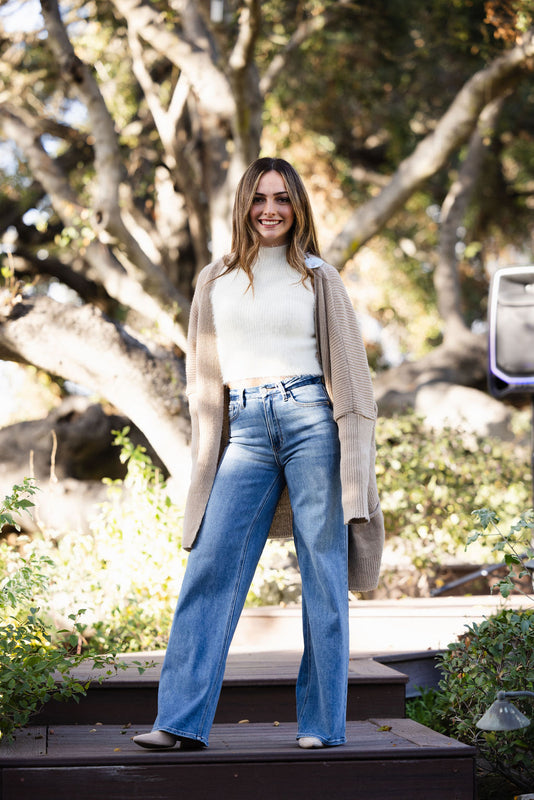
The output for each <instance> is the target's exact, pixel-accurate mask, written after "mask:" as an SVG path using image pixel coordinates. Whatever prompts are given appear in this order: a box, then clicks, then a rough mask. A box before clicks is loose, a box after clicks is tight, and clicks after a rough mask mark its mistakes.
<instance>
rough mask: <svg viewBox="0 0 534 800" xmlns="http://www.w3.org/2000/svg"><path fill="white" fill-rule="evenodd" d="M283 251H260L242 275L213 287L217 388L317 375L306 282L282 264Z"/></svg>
mask: <svg viewBox="0 0 534 800" xmlns="http://www.w3.org/2000/svg"><path fill="white" fill-rule="evenodd" d="M286 254H287V247H286V246H285V245H282V246H281V247H260V250H259V253H258V258H257V260H256V263H255V264H254V266H253V269H252V271H253V278H254V283H253V287H251V286H250V283H249V279H248V276H247V274H246V273H245V272H244V271H243V270H241V269H234V270H233V271H232V272H228V273H226V274H225V275H222V276H221V277H220V278H217V280H216V281H214V283H213V289H212V292H211V302H212V306H213V319H214V323H215V332H216V334H217V352H218V355H219V364H220V368H221V374H222V378H223V382H224V383H226V384H231V383H232V384H236V383H239V381H240V380H241V379H246V378H262V377H267V376H269V377H272V376H280V377H281V376H290V375H321V374H322V369H321V365H320V364H319V361H318V360H317V343H316V340H315V318H314V306H315V297H314V293H313V288H312V286H311V282H310V281H309V280H306V282H304V283H303V282H302V280H301V277H302V276H301V275H299V273H298V272H296V271H295V270H294V269H293V267H291V265H290V264H288V262H287V258H286Z"/></svg>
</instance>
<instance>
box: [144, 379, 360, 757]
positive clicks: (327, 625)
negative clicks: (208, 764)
mask: <svg viewBox="0 0 534 800" xmlns="http://www.w3.org/2000/svg"><path fill="white" fill-rule="evenodd" d="M229 414H230V438H229V441H228V445H227V447H226V449H225V451H224V454H223V456H222V459H221V462H220V465H219V468H218V471H217V475H216V478H215V481H214V484H213V488H212V491H211V494H210V498H209V501H208V505H207V508H206V513H205V515H204V519H203V522H202V525H201V528H200V531H199V533H198V536H197V539H196V542H195V545H194V547H193V550H192V551H191V554H190V556H189V561H188V564H187V569H186V573H185V576H184V581H183V585H182V588H181V591H180V597H179V600H178V605H177V608H176V613H175V617H174V621H173V625H172V629H171V634H170V639H169V643H168V648H167V653H166V656H165V661H164V664H163V668H162V673H161V680H160V685H159V696H158V716H157V719H156V721H155V723H154V730H164V731H167V732H169V733H173V734H176V735H177V736H182V737H187V738H191V739H196V740H198V741H201V742H203V743H204V744H207V743H208V736H209V732H210V729H211V726H212V723H213V718H214V716H215V711H216V707H217V701H218V698H219V693H220V690H221V685H222V679H223V675H224V669H225V663H226V657H227V654H228V649H229V647H230V642H231V640H232V636H233V634H234V631H235V628H236V625H237V622H238V620H239V616H240V614H241V610H242V608H243V604H244V602H245V599H246V596H247V592H248V589H249V587H250V584H251V581H252V578H253V576H254V571H255V569H256V566H257V563H258V560H259V558H260V555H261V552H262V550H263V547H264V545H265V541H266V538H267V534H268V532H269V528H270V525H271V521H272V519H273V514H274V511H275V508H276V504H277V501H278V499H279V497H280V493H281V492H282V490H283V488H284V485H285V484H286V483H287V486H288V489H289V495H290V499H291V507H292V510H293V532H294V540H295V547H296V551H297V557H298V562H299V567H300V572H301V577H302V618H303V632H304V654H303V657H302V661H301V665H300V670H299V675H298V680H297V693H296V702H297V720H298V732H297V738H301V737H304V736H316V737H318V738H319V739H321V741H322V742H323V743H324V744H326V745H339V744H342V743H343V742H344V741H345V718H346V700H347V678H348V661H349V635H348V587H347V532H346V527H345V525H344V523H343V512H342V508H341V482H340V474H339V437H338V431H337V425H336V423H335V421H334V419H333V416H332V410H331V405H330V401H329V399H328V395H327V393H326V390H325V388H324V385H323V382H322V379H321V378H320V377H310V376H304V377H297V378H291V379H289V380H285V381H281V382H280V383H277V384H269V385H266V386H260V387H256V388H252V389H243V390H239V391H233V390H232V391H231V392H230V408H229Z"/></svg>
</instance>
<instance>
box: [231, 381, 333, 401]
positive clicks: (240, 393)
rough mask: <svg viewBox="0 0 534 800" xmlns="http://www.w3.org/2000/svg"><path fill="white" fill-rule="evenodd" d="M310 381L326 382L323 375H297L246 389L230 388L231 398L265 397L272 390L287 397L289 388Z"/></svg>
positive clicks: (294, 387) (303, 384)
mask: <svg viewBox="0 0 534 800" xmlns="http://www.w3.org/2000/svg"><path fill="white" fill-rule="evenodd" d="M310 383H324V378H323V376H322V375H296V376H295V377H293V378H285V379H284V380H282V381H276V383H266V384H263V385H262V386H250V387H248V388H245V389H230V400H239V399H241V398H245V397H265V395H266V394H270V393H272V392H280V393H281V394H282V396H283V397H286V395H287V392H288V390H290V389H296V387H297V386H307V385H308V384H310Z"/></svg>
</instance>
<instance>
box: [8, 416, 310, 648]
mask: <svg viewBox="0 0 534 800" xmlns="http://www.w3.org/2000/svg"><path fill="white" fill-rule="evenodd" d="M128 434H129V429H128V428H124V429H123V430H122V431H120V432H119V431H115V444H116V445H117V446H118V447H120V448H121V454H120V459H121V461H122V462H123V463H125V464H126V465H127V474H126V477H125V478H124V480H117V481H111V480H106V481H105V482H106V483H107V484H108V485H109V491H108V500H107V501H106V503H104V504H103V505H102V507H101V508H100V510H99V513H98V514H97V515H96V517H95V518H94V519H93V520H92V522H91V533H90V534H79V533H77V532H76V531H70V532H67V533H65V534H63V535H60V536H58V537H57V538H55V539H53V538H52V537H51V535H50V534H49V535H47V536H45V537H38V536H35V537H34V538H33V539H32V540H31V541H26V540H23V539H22V537H19V544H20V547H21V548H22V550H23V553H24V556H25V557H28V556H29V555H30V554H33V556H34V557H35V558H39V559H43V560H44V561H43V563H45V562H46V564H47V570H46V574H47V580H48V582H49V584H48V589H47V593H46V598H45V599H44V601H43V611H42V613H43V615H44V616H45V617H46V618H47V619H48V620H63V621H64V622H66V620H68V615H69V609H70V608H72V607H73V606H74V607H75V608H77V607H79V606H83V607H84V609H85V612H84V614H83V616H81V617H80V618H79V619H78V620H77V625H78V631H77V633H78V636H79V639H80V642H81V644H82V646H83V648H84V652H85V653H89V652H91V653H105V652H108V651H110V650H112V651H114V652H118V651H122V652H139V651H141V650H153V649H160V648H164V647H166V645H167V639H168V635H169V631H170V627H171V623H172V618H173V614H174V608H175V605H176V599H177V597H178V595H179V592H180V586H181V583H182V579H183V575H184V572H185V565H186V561H187V553H186V552H185V551H184V550H183V549H182V547H181V541H180V535H181V524H182V513H181V511H180V509H179V508H178V507H177V506H176V505H175V504H174V503H173V502H172V500H171V498H170V497H169V494H168V487H167V485H166V483H165V481H164V479H163V476H162V475H161V473H160V472H159V470H158V469H157V468H156V467H155V466H154V465H153V464H152V462H151V461H150V458H149V457H148V455H147V453H146V450H145V448H143V447H141V446H134V445H133V444H132V442H131V441H130V439H129V435H128ZM2 567H3V568H4V570H6V571H7V570H10V571H14V570H16V569H19V568H24V562H23V557H22V555H21V554H20V553H19V552H18V551H17V550H15V549H13V548H12V547H9V546H8V545H7V543H5V542H4V543H1V544H0V569H1V568H2ZM299 599H300V574H299V572H298V569H297V567H296V557H295V555H294V552H293V548H292V545H291V544H283V543H280V542H271V543H269V544H268V546H267V548H266V554H265V556H264V557H263V558H262V562H260V568H259V569H258V571H257V573H256V575H255V578H254V581H253V584H252V586H251V588H250V592H249V594H248V598H247V604H248V605H249V606H257V605H264V604H279V603H282V604H286V603H290V602H296V601H298V600H299Z"/></svg>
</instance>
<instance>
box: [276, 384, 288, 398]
mask: <svg viewBox="0 0 534 800" xmlns="http://www.w3.org/2000/svg"><path fill="white" fill-rule="evenodd" d="M276 387H277V389H279V390H280V394H281V395H282V400H283V401H284V403H285V402H286V401H287V398H288V394H287V389H286V387H285V385H284V382H283V381H279V382H278V383H277V384H276Z"/></svg>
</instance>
